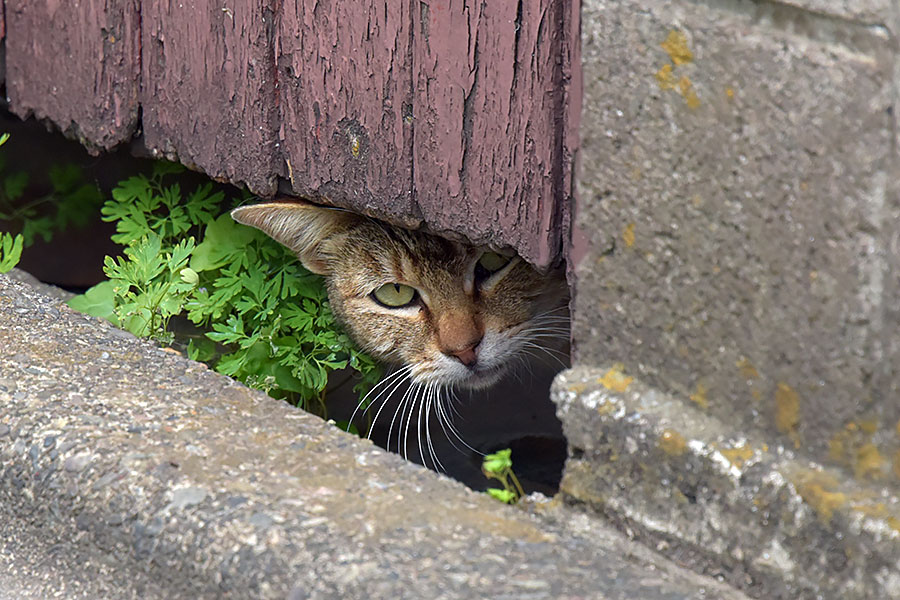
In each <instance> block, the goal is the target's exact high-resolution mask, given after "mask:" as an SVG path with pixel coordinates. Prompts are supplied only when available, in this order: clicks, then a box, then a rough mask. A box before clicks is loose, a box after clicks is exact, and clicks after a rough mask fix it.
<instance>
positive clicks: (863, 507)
mask: <svg viewBox="0 0 900 600" xmlns="http://www.w3.org/2000/svg"><path fill="white" fill-rule="evenodd" d="M850 510H853V511H856V512H858V513H862V514H864V515H866V516H867V517H874V518H876V519H881V518H884V517H886V516H887V515H888V508H887V505H886V504H885V503H884V502H877V503H875V504H854V505H853V506H851V507H850Z"/></svg>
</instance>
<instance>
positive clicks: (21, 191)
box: [0, 133, 102, 273]
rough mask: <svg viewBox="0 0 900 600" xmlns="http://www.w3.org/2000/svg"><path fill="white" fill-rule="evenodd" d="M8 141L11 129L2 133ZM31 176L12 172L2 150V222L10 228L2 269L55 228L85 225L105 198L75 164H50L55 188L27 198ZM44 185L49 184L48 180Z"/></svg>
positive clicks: (1, 250) (0, 240) (1, 248)
mask: <svg viewBox="0 0 900 600" xmlns="http://www.w3.org/2000/svg"><path fill="white" fill-rule="evenodd" d="M7 141H9V134H8V133H4V134H2V135H0V146H3V145H4V144H6V142H7ZM29 180H30V178H29V175H28V173H26V172H24V171H12V172H10V171H9V170H8V169H7V168H6V156H5V155H4V154H0V222H3V228H4V229H6V230H7V231H4V232H0V273H7V272H9V271H10V270H12V268H13V267H15V266H16V265H17V264H18V263H19V260H20V259H21V257H22V250H23V249H24V248H27V247H28V246H30V245H32V244H33V243H34V241H35V239H36V238H38V237H40V238H42V239H43V240H44V241H45V242H46V241H50V238H51V237H52V235H53V233H54V232H56V231H61V230H63V229H65V228H66V227H67V226H68V225H69V224H72V223H74V224H75V225H78V226H83V225H85V224H86V222H87V220H88V219H89V218H90V215H91V213H92V211H93V208H94V207H95V206H99V204H100V202H102V196H101V194H100V190H99V189H98V188H97V186H96V185H93V184H90V183H86V182H85V181H84V177H83V175H82V173H81V170H80V169H79V168H78V167H77V166H75V165H64V166H60V165H55V166H52V167H50V170H49V172H48V180H49V184H50V190H51V191H50V192H48V193H42V194H32V195H31V197H30V198H29V199H28V200H26V192H27V190H28V188H29ZM41 187H45V188H46V184H44V185H43V186H41ZM10 229H11V230H12V231H9V230H10ZM13 231H18V233H16V234H14V233H13Z"/></svg>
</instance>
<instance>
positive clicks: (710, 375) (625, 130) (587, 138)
mask: <svg viewBox="0 0 900 600" xmlns="http://www.w3.org/2000/svg"><path fill="white" fill-rule="evenodd" d="M898 14H900V4H898V3H896V2H893V1H891V0H882V1H877V0H873V1H870V2H864V3H847V2H844V3H840V2H838V3H833V2H831V3H825V2H812V1H811V2H791V3H776V2H741V1H727V2H669V1H663V0H629V1H626V2H604V1H597V0H589V1H586V2H585V3H584V5H583V28H582V32H583V50H584V80H585V99H584V113H583V118H582V141H583V148H582V168H581V176H580V180H579V193H580V205H579V217H578V226H579V232H578V236H579V237H578V240H579V241H578V244H577V245H576V250H577V252H576V254H580V255H581V256H582V259H581V261H580V263H579V265H578V266H577V269H576V274H577V280H576V284H575V288H576V292H575V312H574V323H575V326H574V328H573V329H574V331H575V336H574V337H575V340H574V342H575V361H576V363H578V364H582V365H600V364H608V363H612V362H622V363H624V365H625V367H626V370H627V371H628V372H630V373H632V374H634V375H637V376H639V378H640V379H642V380H644V381H645V382H647V383H648V384H649V385H652V386H653V387H655V388H658V389H660V390H662V391H665V392H668V393H670V394H671V396H672V397H673V398H674V399H675V401H677V402H679V403H682V404H684V405H686V406H689V407H694V408H698V409H700V410H701V411H702V412H705V413H707V414H708V415H710V416H711V417H715V418H718V419H719V420H721V421H723V422H726V423H728V424H729V425H730V426H731V427H732V428H733V431H734V432H736V433H740V432H750V431H761V432H763V434H764V438H765V441H766V442H767V443H769V444H771V445H774V444H784V445H788V446H793V449H794V451H795V452H796V453H797V454H798V456H802V457H806V458H808V459H810V460H813V461H815V462H816V463H821V464H827V465H831V466H835V467H838V468H841V469H843V470H844V472H845V473H846V474H849V475H850V476H852V477H856V478H858V479H860V481H861V485H864V484H867V483H873V482H874V483H878V482H881V481H893V482H896V481H897V480H898V478H900V434H898V430H897V425H898V421H900V402H898V401H897V394H898V391H900V368H898V365H900V333H898V332H900V327H898V326H900V302H898V298H900V252H898V250H900V242H898V240H900V219H898V217H900V195H898V182H900V177H898V174H900V163H898V160H897V151H896V148H897V126H896V115H897V112H898V111H897V109H898V106H897V98H898V78H897V74H898V60H897V57H898V54H897V52H898V44H897V27H896V25H897V22H898V19H897V16H898Z"/></svg>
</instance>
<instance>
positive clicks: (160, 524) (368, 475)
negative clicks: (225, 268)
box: [0, 276, 744, 600]
mask: <svg viewBox="0 0 900 600" xmlns="http://www.w3.org/2000/svg"><path fill="white" fill-rule="evenodd" d="M0 340H2V346H0V540H2V541H0V590H2V591H0V598H4V599H5V598H26V599H27V598H48V597H56V596H62V597H66V598H101V597H109V598H142V599H148V598H168V599H171V598H222V597H228V598H292V599H300V598H482V597H492V598H554V599H556V598H601V599H606V598H609V599H613V598H623V599H624V598H636V597H639V598H647V599H656V598H670V599H675V598H701V597H702V598H732V599H735V600H738V599H741V598H744V596H743V595H742V594H740V593H738V592H735V591H733V590H730V589H728V588H726V587H725V586H722V585H721V584H718V583H717V582H715V581H713V580H711V579H709V578H706V577H702V576H698V575H696V574H694V573H691V572H689V571H685V570H683V569H681V568H679V567H677V566H675V565H674V564H672V563H671V562H669V561H668V560H666V559H663V558H662V557H660V556H659V555H657V554H655V553H653V552H651V551H649V550H647V549H646V548H644V547H642V546H640V545H639V544H636V543H634V542H631V541H629V540H627V539H626V538H625V537H624V536H622V535H621V534H619V533H618V532H616V531H614V530H612V529H611V528H609V527H608V526H605V525H603V524H601V523H599V522H597V521H596V520H592V519H589V518H587V517H585V516H584V515H579V514H578V513H576V512H573V511H571V510H568V509H566V508H564V507H561V506H559V505H558V503H553V502H550V503H542V504H538V505H535V506H534V507H533V509H532V510H531V511H530V512H528V511H525V510H520V509H516V508H510V507H505V506H503V505H500V504H499V503H497V502H495V501H493V500H490V499H489V498H487V497H486V496H485V495H483V494H476V493H473V492H471V491H469V490H468V489H466V488H464V487H463V486H461V485H460V484H458V483H455V482H453V481H449V480H447V479H446V478H444V477H441V476H439V475H437V474H435V473H432V472H429V471H426V470H424V469H422V468H420V467H418V466H416V465H413V464H411V463H407V462H405V461H403V460H402V459H400V458H399V457H398V456H395V455H392V454H388V453H385V452H383V451H381V450H380V449H378V448H376V447H374V446H372V445H371V444H367V443H366V442H364V441H362V440H359V439H357V438H354V437H353V436H350V435H347V434H344V433H343V432H340V431H338V430H337V429H336V428H334V427H331V426H329V425H327V424H326V423H324V422H322V421H321V420H319V419H316V418H314V417H312V416H309V415H307V414H304V413H302V412H301V411H298V410H295V409H293V408H292V407H290V406H287V405H286V404H284V403H280V402H277V401H274V400H272V399H270V398H268V397H266V396H264V395H263V394H261V393H258V392H255V391H252V390H249V389H247V388H245V387H243V386H241V385H239V384H236V383H234V382H233V381H231V380H229V379H227V378H225V377H222V376H219V375H216V374H214V373H211V372H209V371H208V370H207V369H206V368H205V367H204V366H202V365H200V364H198V363H194V362H192V361H189V360H186V359H184V358H182V357H181V356H177V355H175V354H172V353H169V352H166V351H163V350H161V349H159V348H157V347H155V346H154V345H152V344H150V343H147V342H145V341H142V340H137V339H135V338H134V337H132V336H131V335H130V334H127V333H124V332H121V331H118V330H115V329H112V328H111V327H109V326H108V325H107V324H105V323H103V322H100V321H98V320H96V319H93V318H90V317H86V316H83V315H79V314H77V313H74V312H73V311H71V310H69V309H68V308H67V307H66V306H64V305H62V304H60V303H59V301H58V300H54V299H51V298H48V297H45V296H42V295H40V294H38V293H36V292H35V291H34V290H33V289H31V288H30V287H28V286H26V285H23V284H21V283H18V282H15V281H12V280H11V279H10V278H8V277H5V276H0Z"/></svg>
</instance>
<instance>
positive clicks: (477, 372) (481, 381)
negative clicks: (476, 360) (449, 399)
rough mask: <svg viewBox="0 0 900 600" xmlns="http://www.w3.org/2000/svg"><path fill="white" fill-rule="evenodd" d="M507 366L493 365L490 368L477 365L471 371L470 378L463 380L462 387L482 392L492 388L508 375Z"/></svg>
mask: <svg viewBox="0 0 900 600" xmlns="http://www.w3.org/2000/svg"><path fill="white" fill-rule="evenodd" d="M506 371H507V366H506V365H504V364H498V365H493V366H490V367H487V366H484V367H482V366H480V365H475V366H474V367H472V368H471V369H469V376H468V377H466V378H465V379H463V380H461V381H460V382H459V383H460V385H462V386H464V387H467V388H471V389H475V390H480V389H483V388H486V387H490V386H492V385H494V384H495V383H497V382H498V381H500V379H502V378H503V376H504V375H505V374H506Z"/></svg>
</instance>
